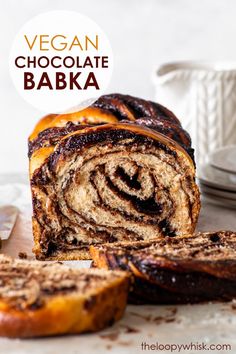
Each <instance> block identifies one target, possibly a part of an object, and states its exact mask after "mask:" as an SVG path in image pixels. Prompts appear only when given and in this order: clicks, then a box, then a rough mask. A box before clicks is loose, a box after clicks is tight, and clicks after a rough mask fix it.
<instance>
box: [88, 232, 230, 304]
mask: <svg viewBox="0 0 236 354" xmlns="http://www.w3.org/2000/svg"><path fill="white" fill-rule="evenodd" d="M90 252H91V255H92V259H93V265H94V266H95V267H98V268H104V269H113V270H114V269H122V270H126V271H129V272H130V273H131V274H132V276H133V286H132V288H131V291H130V299H129V300H130V301H131V302H133V303H149V304H150V303H157V304H158V303H195V302H200V301H207V300H231V299H233V298H235V297H236V233H235V232H230V231H219V232H212V233H198V234H195V235H194V236H192V237H178V238H170V237H166V238H165V239H163V240H160V241H146V242H145V241H139V242H135V243H131V242H124V243H116V244H114V245H112V246H111V245H109V244H107V245H103V246H91V248H90Z"/></svg>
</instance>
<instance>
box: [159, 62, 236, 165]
mask: <svg viewBox="0 0 236 354" xmlns="http://www.w3.org/2000/svg"><path fill="white" fill-rule="evenodd" d="M154 84H155V87H156V93H155V99H156V101H157V102H160V103H162V104H163V105H166V106H167V107H168V108H169V109H171V110H172V111H173V112H174V113H175V114H176V115H177V117H178V118H179V119H180V121H181V123H182V125H183V127H184V128H185V129H186V130H187V131H188V132H189V133H190V135H191V138H192V142H193V147H194V148H195V156H196V161H197V164H199V163H202V162H205V161H206V159H207V156H208V154H209V152H211V151H214V150H215V149H216V148H219V147H222V146H225V145H232V144H236V63H217V62H194V61H193V62H192V61H191V62H190V61H188V62H176V63H168V64H163V65H161V66H159V67H158V69H157V70H156V72H155V75H154Z"/></svg>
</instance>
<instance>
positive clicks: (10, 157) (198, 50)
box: [0, 0, 236, 174]
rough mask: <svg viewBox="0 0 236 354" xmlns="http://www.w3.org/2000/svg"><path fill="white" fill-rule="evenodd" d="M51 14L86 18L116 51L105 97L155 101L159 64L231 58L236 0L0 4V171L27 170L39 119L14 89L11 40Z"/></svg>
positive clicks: (234, 55)
mask: <svg viewBox="0 0 236 354" xmlns="http://www.w3.org/2000/svg"><path fill="white" fill-rule="evenodd" d="M56 9H62V10H75V11H79V12H81V13H84V14H85V15H87V16H90V17H91V18H92V19H93V20H95V21H96V22H97V23H98V24H99V25H100V26H101V27H102V28H103V29H104V31H106V33H107V35H108V37H109V38H110V41H111V44H112V47H113V52H114V73H113V78H112V81H111V84H110V87H109V89H108V92H121V93H129V94H132V95H137V96H141V97H143V98H149V99H153V97H154V87H153V85H152V82H151V74H152V72H153V70H154V68H155V67H156V66H157V65H158V64H160V63H162V62H165V61H173V60H183V59H202V60H204V59H205V60H236V1H235V0H195V1H194V0H50V1H49V0H34V1H33V0H0V78H1V79H0V112H1V115H0V120H1V124H0V132H1V135H0V158H1V163H0V174H3V173H8V172H26V171H27V136H28V134H29V133H30V131H31V129H32V127H33V125H34V124H35V122H36V121H37V119H38V118H39V117H40V116H41V115H42V113H41V112H40V111H37V110H36V109H34V108H33V107H31V106H30V105H29V104H28V103H26V102H24V100H23V99H22V98H21V97H20V96H19V95H18V94H17V92H16V90H15V88H14V87H13V84H12V82H11V80H10V76H9V71H8V55H9V51H10V47H11V43H12V41H13V39H14V36H15V34H16V33H17V31H18V30H19V28H20V27H21V26H22V25H23V24H24V23H25V22H26V21H28V20H29V19H30V18H31V17H33V16H35V15H37V14H38V13H40V12H45V11H50V10H56ZM169 108H171V107H169Z"/></svg>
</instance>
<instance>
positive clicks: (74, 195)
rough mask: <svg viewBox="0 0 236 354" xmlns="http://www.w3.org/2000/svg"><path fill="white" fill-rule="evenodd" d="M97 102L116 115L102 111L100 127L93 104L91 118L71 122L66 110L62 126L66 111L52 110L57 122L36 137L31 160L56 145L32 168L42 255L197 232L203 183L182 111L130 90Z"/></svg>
mask: <svg viewBox="0 0 236 354" xmlns="http://www.w3.org/2000/svg"><path fill="white" fill-rule="evenodd" d="M108 103H109V104H108ZM95 106H96V108H97V109H99V110H100V112H101V110H104V112H106V111H107V110H108V106H109V107H110V110H109V112H110V114H113V115H114V117H115V118H116V119H117V122H113V123H112V124H102V125H99V124H101V121H100V120H99V119H100V118H101V116H99V117H100V118H99V117H98V118H97V119H98V120H99V121H98V120H97V124H98V125H97V126H96V114H95V113H96V112H95V111H93V113H94V115H95V116H94V121H93V125H91V124H90V125H89V124H87V123H88V121H86V125H82V124H81V122H80V121H78V122H77V123H76V118H75V117H74V118H73V122H71V121H69V120H70V119H71V117H70V115H68V117H67V119H68V122H67V123H69V125H68V124H67V123H65V125H64V127H63V124H64V123H63V124H62V125H61V122H62V121H63V122H66V117H65V116H63V120H61V121H60V119H59V117H60V116H59V117H56V118H55V117H54V118H53V122H52V127H50V124H49V123H48V121H47V128H46V129H45V130H44V131H43V132H41V133H39V135H38V140H37V138H36V140H33V141H31V142H30V156H31V157H30V161H31V164H32V166H33V165H34V157H35V153H36V152H37V153H38V154H39V155H40V151H41V150H42V149H44V148H45V146H48V147H49V146H50V147H52V146H53V152H52V153H51V154H49V156H48V155H45V159H44V157H43V158H42V159H40V161H42V160H43V163H41V165H40V166H39V167H38V165H37V168H36V169H35V170H34V168H32V178H31V186H32V196H33V210H34V215H33V230H34V240H35V247H34V252H35V254H36V257H37V258H38V259H58V260H64V259H87V258H88V257H89V253H88V249H89V246H90V245H93V244H103V243H106V242H110V243H114V242H120V241H132V242H135V241H139V240H150V239H160V238H163V237H166V236H170V237H175V236H177V237H178V236H181V235H185V234H192V233H193V232H194V229H195V226H196V222H197V219H198V214H199V210H200V197H199V190H198V187H197V185H196V183H195V167H194V163H193V160H192V158H191V156H190V155H189V154H188V148H190V139H189V137H188V136H187V133H186V134H185V132H184V131H182V128H181V125H180V123H179V121H178V120H177V118H176V117H175V116H174V115H173V114H172V113H171V112H169V111H168V110H167V109H165V108H164V107H162V106H160V105H157V104H154V103H152V102H148V101H147V102H146V103H145V101H143V100H138V99H136V98H132V97H130V96H122V95H109V96H104V98H102V99H100V100H98V102H97V104H96V105H95ZM112 107H113V108H112ZM85 111H86V110H85ZM125 112H126V113H125ZM141 112H142V114H144V113H145V114H146V115H147V119H146V121H145V118H141V117H143V116H142V115H141ZM84 114H86V112H84ZM90 114H91V112H90ZM75 116H76V114H75ZM109 117H110V116H109ZM144 117H145V116H144ZM55 119H56V121H57V122H58V121H60V124H59V126H58V127H56V126H55V124H56V123H55ZM109 119H110V118H109ZM104 120H105V118H104ZM120 120H122V122H119V121H120ZM136 120H137V124H136V123H135V121H136ZM105 122H106V123H107V121H106V120H105ZM145 122H146V123H147V124H145ZM48 124H49V125H48ZM161 127H162V128H161ZM170 127H172V130H171V129H170ZM164 128H165V129H164ZM53 129H54V130H53ZM168 132H169V134H168ZM42 154H44V151H42Z"/></svg>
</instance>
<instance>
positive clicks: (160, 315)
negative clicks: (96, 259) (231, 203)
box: [0, 175, 236, 354]
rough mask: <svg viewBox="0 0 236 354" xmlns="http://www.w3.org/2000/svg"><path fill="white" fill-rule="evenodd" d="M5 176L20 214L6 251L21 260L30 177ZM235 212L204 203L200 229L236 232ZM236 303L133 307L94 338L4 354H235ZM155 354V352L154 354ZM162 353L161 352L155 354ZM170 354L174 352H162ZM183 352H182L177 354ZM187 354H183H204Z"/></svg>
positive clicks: (3, 190) (25, 344)
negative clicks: (201, 346)
mask: <svg viewBox="0 0 236 354" xmlns="http://www.w3.org/2000/svg"><path fill="white" fill-rule="evenodd" d="M20 180H21V183H19V182H17V181H19V177H18V176H17V175H15V176H10V175H8V176H7V177H5V178H4V177H3V176H1V177H0V205H2V204H5V203H6V202H7V203H11V204H13V205H16V206H18V207H19V208H20V210H21V213H20V216H19V218H18V221H17V224H16V226H15V228H14V230H13V234H12V235H11V237H10V239H9V240H8V241H7V242H5V243H4V244H3V248H2V252H4V253H6V254H9V255H12V256H15V257H17V256H18V253H19V251H26V252H27V253H28V255H30V256H32V253H31V248H32V233H31V221H30V216H31V206H30V203H31V200H30V191H29V187H28V185H27V184H25V183H22V182H24V181H26V180H25V177H21V178H20ZM235 216H236V210H234V209H228V208H222V207H219V206H215V205H211V204H206V203H204V201H203V205H202V210H201V215H200V219H199V223H198V230H202V231H209V230H219V229H231V230H236V217H235ZM68 263H70V265H72V266H75V267H87V266H89V262H88V261H78V262H73V261H71V262H68ZM235 328H236V303H235V302H232V303H231V302H230V303H206V304H200V305H181V306H128V307H127V310H126V313H125V316H124V317H123V319H122V320H121V321H119V322H118V323H117V324H115V325H114V326H112V327H110V328H108V329H106V330H104V331H102V332H99V333H95V334H86V335H77V336H65V337H53V338H41V339H29V340H19V339H15V340H12V339H11V340H10V339H5V338H4V339H0V353H1V354H5V353H8V354H26V353H31V354H42V353H43V354H65V353H68V354H80V353H88V354H105V353H114V354H115V353H116V354H118V353H119V354H136V353H144V352H149V351H148V350H146V351H145V350H142V348H141V345H142V342H146V344H148V345H151V344H156V343H157V342H158V343H159V344H165V345H168V344H191V342H192V343H193V344H197V343H198V344H200V343H202V342H203V343H205V345H211V344H214V345H216V344H219V345H223V344H227V345H230V346H231V351H229V350H228V351H227V350H221V351H217V350H209V351H208V353H219V352H220V353H229V352H230V353H236V336H235ZM151 352H153V351H151ZM154 352H157V351H154ZM161 352H162V353H170V351H168V350H167V351H161ZM175 352H178V351H177V349H176V350H175V351H173V353H175ZM205 352H206V351H201V350H198V351H196V350H194V349H193V350H190V349H189V350H185V351H183V350H182V351H180V353H188V354H197V353H205Z"/></svg>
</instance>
